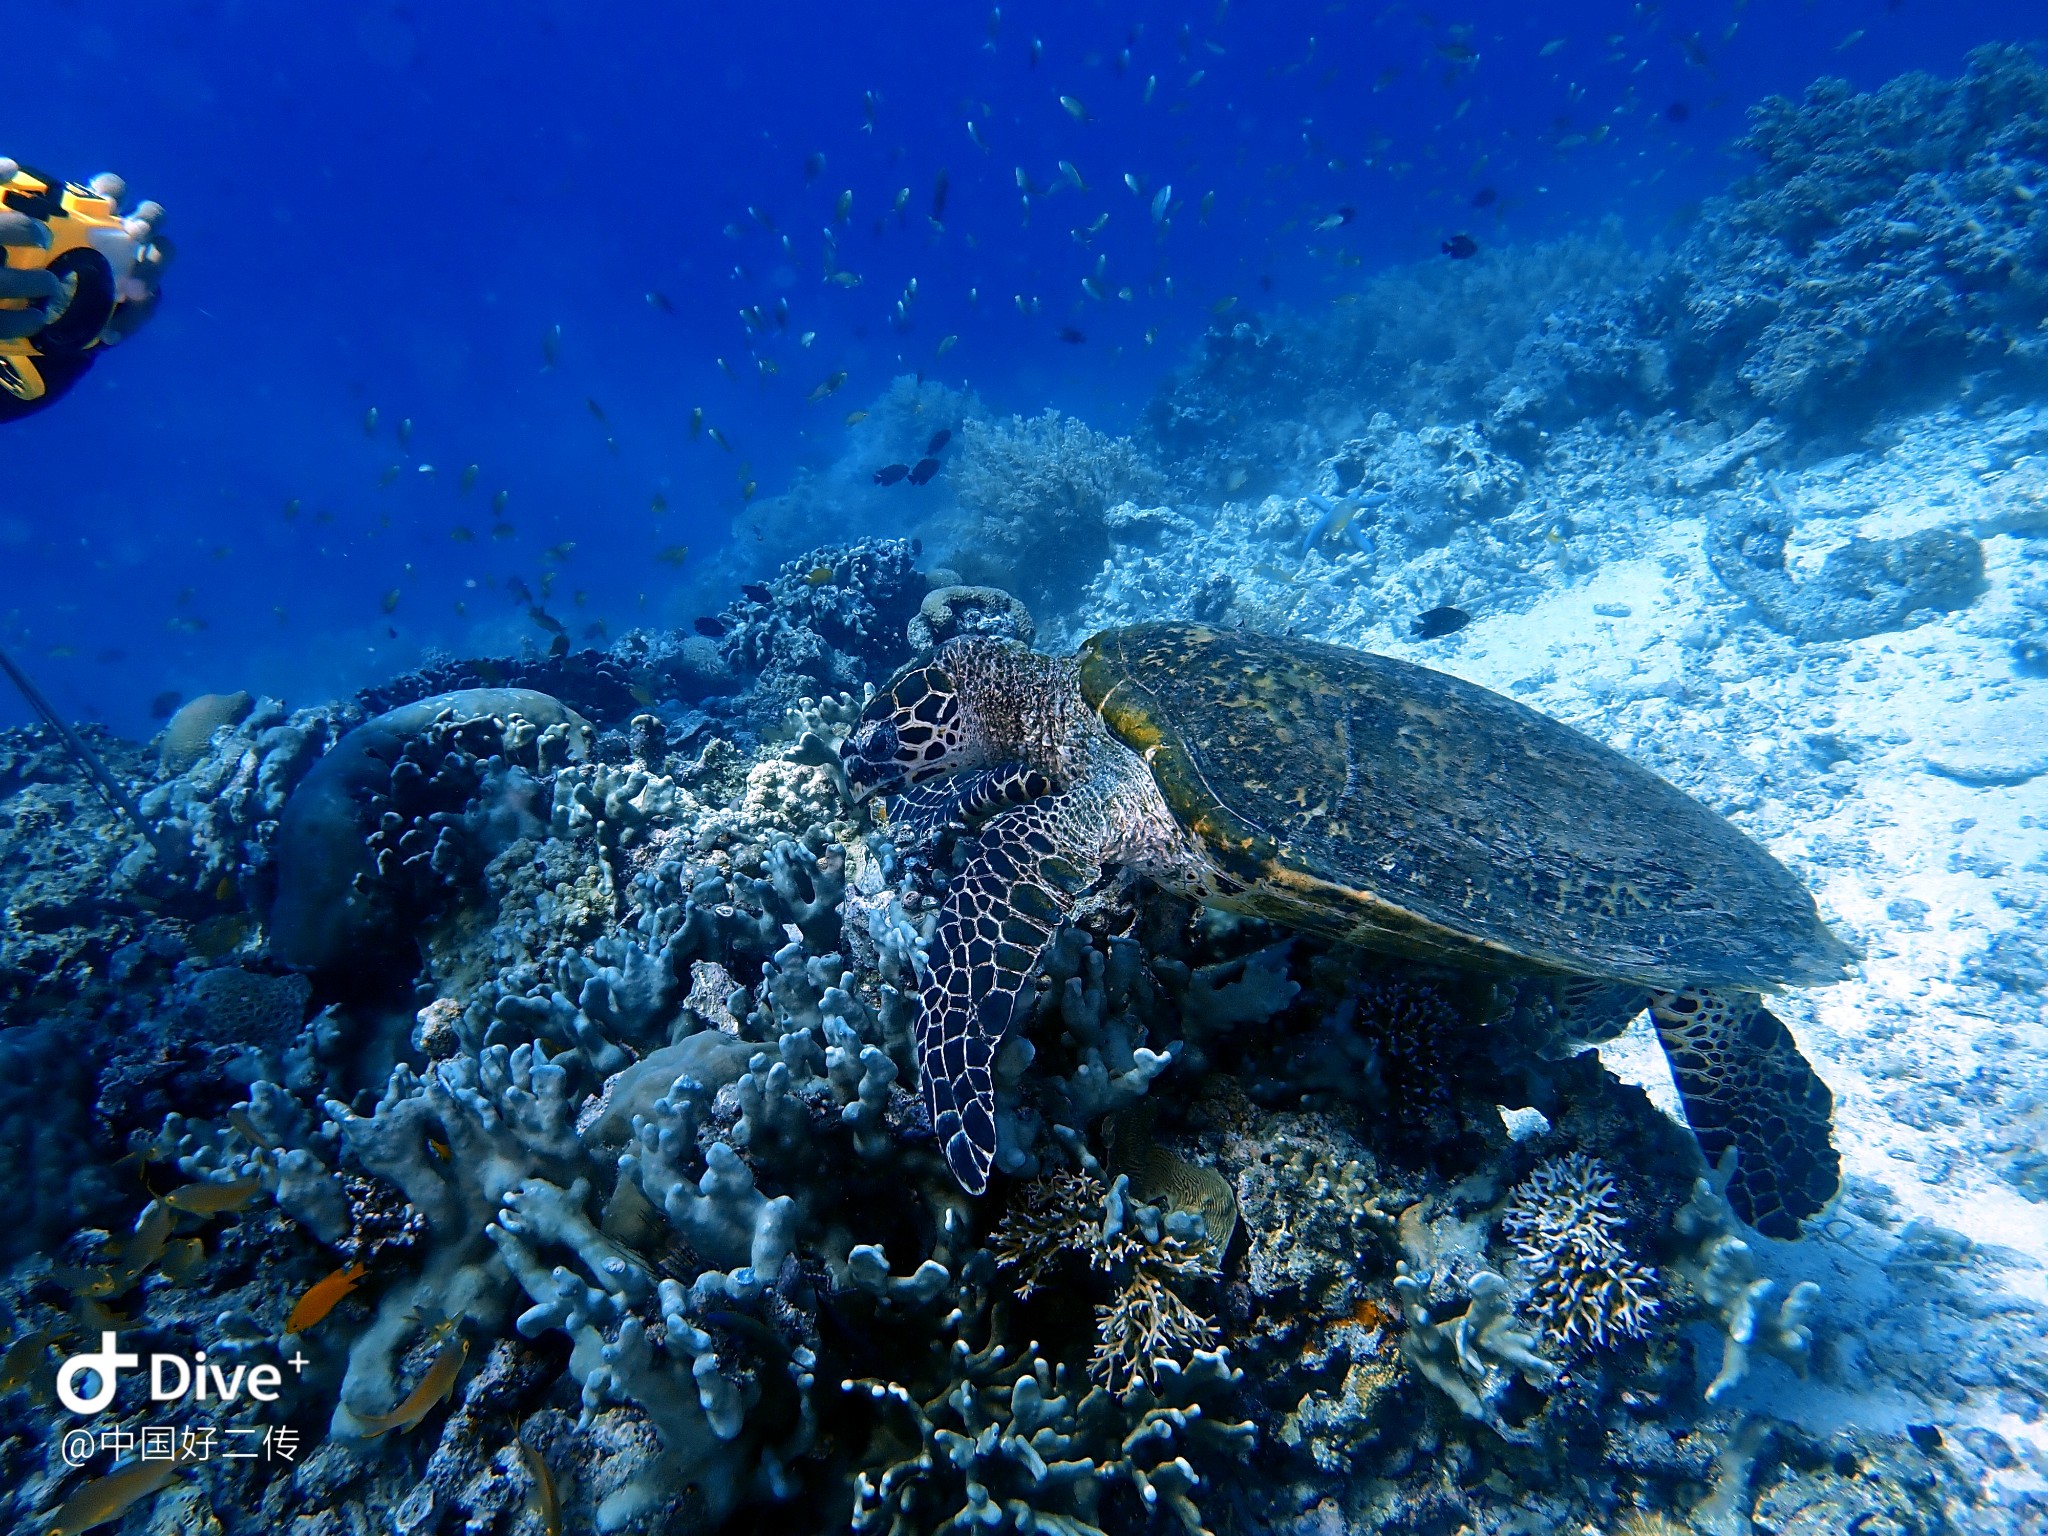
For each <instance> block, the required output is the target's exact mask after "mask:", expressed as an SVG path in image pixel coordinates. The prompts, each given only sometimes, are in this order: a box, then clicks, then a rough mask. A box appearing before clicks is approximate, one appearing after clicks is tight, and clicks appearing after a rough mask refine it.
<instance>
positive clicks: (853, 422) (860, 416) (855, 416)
mask: <svg viewBox="0 0 2048 1536" xmlns="http://www.w3.org/2000/svg"><path fill="white" fill-rule="evenodd" d="M867 419H868V413H867V412H866V411H848V412H847V413H846V424H847V425H848V426H849V427H857V426H859V425H860V424H861V423H862V422H864V421H866V420H867Z"/></svg>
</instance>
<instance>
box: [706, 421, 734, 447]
mask: <svg viewBox="0 0 2048 1536" xmlns="http://www.w3.org/2000/svg"><path fill="white" fill-rule="evenodd" d="M704 435H705V436H706V437H708V438H710V439H711V441H713V442H714V443H716V444H718V446H719V447H721V448H723V449H724V450H725V451H726V452H727V453H731V452H732V444H731V443H729V442H727V441H726V436H725V434H724V433H723V432H721V431H719V430H718V428H716V427H706V428H705V429H704Z"/></svg>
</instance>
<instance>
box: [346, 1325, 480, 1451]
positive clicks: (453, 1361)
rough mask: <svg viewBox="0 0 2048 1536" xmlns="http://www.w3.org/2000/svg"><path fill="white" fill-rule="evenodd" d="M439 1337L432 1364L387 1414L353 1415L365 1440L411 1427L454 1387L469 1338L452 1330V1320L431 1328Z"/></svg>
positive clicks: (465, 1354) (465, 1357)
mask: <svg viewBox="0 0 2048 1536" xmlns="http://www.w3.org/2000/svg"><path fill="white" fill-rule="evenodd" d="M434 1331H435V1332H436V1333H437V1334H439V1335H440V1336H441V1341H442V1342H441V1347H440V1349H439V1350H438V1351H437V1352H436V1353H435V1355H434V1361H433V1364H431V1365H429V1366H428V1367H427V1371H426V1374H425V1375H424V1376H422V1377H420V1380H419V1385H418V1386H416V1387H414V1388H413V1389H412V1391H411V1392H409V1393H407V1394H406V1398H405V1401H404V1402H402V1403H400V1404H399V1405H398V1406H397V1407H396V1408H393V1409H392V1410H391V1411H390V1412H389V1413H373V1414H369V1415H360V1414H359V1415H357V1417H358V1418H360V1419H361V1421H362V1424H363V1427H364V1436H363V1438H364V1439H366V1440H373V1439H375V1438H376V1437H377V1436H378V1435H381V1434H384V1433H386V1432H387V1431H389V1430H393V1429H396V1430H399V1431H401V1432H402V1431H405V1430H408V1429H411V1428H412V1427H413V1426H414V1425H416V1424H418V1423H419V1421H420V1420H421V1419H424V1418H425V1417H426V1416H427V1415H428V1414H429V1413H431V1412H433V1410H434V1405H435V1404H437V1403H439V1402H440V1401H441V1399H443V1398H444V1397H446V1396H447V1395H448V1394H449V1393H450V1392H452V1391H454V1390H455V1378H456V1376H457V1375H459V1374H460V1373H461V1371H462V1362H463V1361H464V1360H466V1359H468V1358H469V1340H467V1339H465V1338H463V1337H462V1335H460V1334H459V1333H456V1332H455V1325H454V1324H453V1323H442V1324H441V1325H440V1326H439V1327H437V1328H436V1329H435V1330H434Z"/></svg>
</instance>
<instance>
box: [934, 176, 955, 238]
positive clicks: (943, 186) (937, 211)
mask: <svg viewBox="0 0 2048 1536" xmlns="http://www.w3.org/2000/svg"><path fill="white" fill-rule="evenodd" d="M951 186H952V183H951V182H950V181H949V180H948V179H947V176H946V172H945V168H944V167H943V166H942V167H940V169H939V174H938V175H937V176H935V177H934V178H933V179H932V222H933V223H934V224H936V223H938V222H939V221H940V220H942V219H944V218H945V216H946V193H947V192H948V191H949V190H950V189H951Z"/></svg>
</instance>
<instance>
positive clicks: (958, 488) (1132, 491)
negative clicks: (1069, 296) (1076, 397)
mask: <svg viewBox="0 0 2048 1536" xmlns="http://www.w3.org/2000/svg"><path fill="white" fill-rule="evenodd" d="M958 454H959V459H958V462H957V463H956V464H955V466H954V468H953V495H954V498H955V499H956V500H957V501H958V502H959V504H960V506H961V508H962V509H963V510H964V511H965V512H966V513H967V514H968V521H967V522H966V523H965V524H964V525H963V526H962V527H961V528H960V529H959V530H958V531H957V532H956V533H955V534H954V535H953V538H952V541H951V543H950V545H949V546H948V548H947V551H946V556H945V559H946V564H947V565H948V567H950V568H951V569H952V570H954V571H957V572H958V573H959V574H960V576H961V578H962V579H963V580H964V581H966V582H970V583H981V584H984V585H988V586H995V587H1001V588H1004V589H1006V590H1009V591H1014V592H1017V593H1019V594H1021V595H1022V597H1023V598H1024V600H1025V602H1026V603H1028V604H1030V605H1031V606H1033V607H1040V606H1045V607H1051V606H1054V605H1056V604H1059V603H1061V602H1062V601H1063V600H1064V599H1066V598H1067V597H1068V596H1070V595H1071V593H1072V591H1073V590H1074V589H1075V588H1076V587H1078V586H1079V585H1080V584H1081V583H1082V582H1084V581H1086V580H1087V579H1088V577H1089V576H1091V575H1093V574H1094V572H1095V571H1096V569H1097V568H1098V567H1099V566H1100V565H1101V563H1102V559H1103V557H1104V556H1105V555H1107V554H1108V553H1109V534H1108V530H1107V528H1106V527H1105V526H1104V524H1103V514H1104V513H1105V512H1107V511H1108V510H1109V508H1110V507H1112V506H1114V505H1115V504H1116V503H1118V502H1120V501H1143V500H1144V499H1146V498H1147V497H1148V496H1150V495H1151V494H1152V493H1153V492H1154V491H1156V490H1157V489H1158V487H1159V477H1158V475H1157V473H1156V472H1155V471H1154V470H1153V469H1152V468H1151V466H1150V465H1149V464H1148V463H1147V462H1146V461H1145V459H1144V458H1143V457H1142V456H1141V455H1140V453H1139V452H1138V449H1137V447H1136V445H1135V444H1133V443H1132V442H1131V440H1130V439H1129V438H1120V437H1108V436H1105V435H1104V434H1102V433H1100V432H1096V431H1094V430H1092V429H1091V428H1089V427H1087V426H1085V425H1084V424H1083V423H1081V422H1079V421H1076V420H1075V419H1073V418H1072V417H1070V416H1062V415H1060V414H1059V412H1057V411H1050V410H1049V411H1047V412H1046V413H1045V414H1044V415H1042V416H1035V417H1030V418H1026V417H1022V416H1012V417H1011V418H1009V420H1007V421H990V420H982V419H975V420H969V421H967V422H964V423H963V424H962V425H961V428H960V444H959V449H958Z"/></svg>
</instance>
